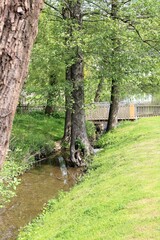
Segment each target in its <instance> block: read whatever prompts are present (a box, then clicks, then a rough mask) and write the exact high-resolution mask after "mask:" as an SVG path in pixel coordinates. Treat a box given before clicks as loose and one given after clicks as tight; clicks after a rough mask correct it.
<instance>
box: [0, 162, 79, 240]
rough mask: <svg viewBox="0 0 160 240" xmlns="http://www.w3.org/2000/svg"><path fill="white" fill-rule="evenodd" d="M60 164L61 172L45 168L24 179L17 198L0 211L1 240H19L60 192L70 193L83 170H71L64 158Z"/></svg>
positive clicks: (34, 170) (36, 169) (31, 172)
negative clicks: (18, 236)
mask: <svg viewBox="0 0 160 240" xmlns="http://www.w3.org/2000/svg"><path fill="white" fill-rule="evenodd" d="M59 162H60V168H59V167H56V166H53V165H50V164H41V166H38V167H36V168H34V169H32V170H30V171H29V172H27V173H25V174H24V175H23V176H22V178H21V179H22V181H21V184H20V185H19V186H18V188H17V191H16V193H17V196H16V197H14V198H13V199H12V201H11V203H9V204H8V205H7V206H6V207H5V208H3V209H0V240H15V239H16V237H17V235H18V230H19V229H20V228H21V227H24V226H25V225H26V224H28V223H29V222H30V221H31V220H32V219H33V218H35V217H36V216H37V215H38V214H39V213H40V212H41V211H42V209H43V206H44V204H45V203H46V202H47V201H48V200H49V199H51V198H53V197H56V196H57V194H58V192H59V191H60V190H64V191H68V190H69V189H70V188H71V187H72V186H73V185H74V184H75V182H76V178H77V176H79V175H80V174H81V170H80V169H75V168H69V169H67V168H66V166H65V162H64V159H63V158H61V157H60V158H59Z"/></svg>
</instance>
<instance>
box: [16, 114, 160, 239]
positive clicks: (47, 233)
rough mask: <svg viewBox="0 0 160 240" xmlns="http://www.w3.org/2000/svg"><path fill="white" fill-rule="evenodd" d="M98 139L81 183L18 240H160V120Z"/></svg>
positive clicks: (53, 202) (144, 121)
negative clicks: (97, 144) (90, 162)
mask: <svg viewBox="0 0 160 240" xmlns="http://www.w3.org/2000/svg"><path fill="white" fill-rule="evenodd" d="M100 141H102V143H103V144H100V143H99V146H102V145H103V147H104V150H103V151H102V152H100V153H99V154H98V155H97V156H96V157H95V159H94V162H93V163H92V166H91V167H90V169H89V171H88V174H87V175H86V176H85V177H84V178H83V180H82V181H81V183H79V184H78V185H76V186H75V187H74V188H73V189H72V190H71V191H70V192H69V193H67V194H64V193H62V194H61V195H60V196H59V198H58V199H56V200H55V199H54V200H51V201H50V202H49V205H48V209H47V210H45V211H44V214H42V215H41V217H40V218H38V219H36V220H35V221H34V222H33V223H32V224H30V225H28V226H27V227H26V229H25V230H24V231H22V232H21V234H20V235H19V238H18V239H19V240H44V239H45V240H54V239H56V240H63V239H64V240H72V239H75V240H122V239H123V240H133V239H136V240H147V239H149V240H151V239H154V240H159V239H160V227H159V226H160V118H159V117H157V118H148V119H141V120H139V121H137V122H134V123H123V124H121V125H120V126H119V127H118V128H117V129H116V130H115V131H113V132H112V133H109V134H107V135H105V136H103V137H102V139H101V140H100ZM100 141H99V142H100Z"/></svg>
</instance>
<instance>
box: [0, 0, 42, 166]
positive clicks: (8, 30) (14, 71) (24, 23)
mask: <svg viewBox="0 0 160 240" xmlns="http://www.w3.org/2000/svg"><path fill="white" fill-rule="evenodd" d="M42 5H43V0H34V1H31V0H24V1H20V0H2V1H1V3H0V168H1V167H2V164H3V162H4V160H5V156H6V152H7V148H8V145H9V138H10V133H11V128H12V122H13V118H14V114H15V111H16V106H17V104H18V99H19V95H20V92H21V88H22V85H23V82H24V79H25V77H26V75H27V70H28V63H29V57H30V53H31V48H32V45H33V42H34V39H35V37H36V35H37V28H38V17H39V13H40V10H41V8H42Z"/></svg>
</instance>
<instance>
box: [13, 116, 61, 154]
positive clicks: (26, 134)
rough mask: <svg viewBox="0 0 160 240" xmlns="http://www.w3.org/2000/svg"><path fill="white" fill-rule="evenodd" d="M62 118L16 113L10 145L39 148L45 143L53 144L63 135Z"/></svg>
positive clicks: (33, 149) (32, 149)
mask: <svg viewBox="0 0 160 240" xmlns="http://www.w3.org/2000/svg"><path fill="white" fill-rule="evenodd" d="M63 126H64V120H63V119H62V118H53V117H47V116H45V115H43V114H41V113H31V114H23V115H21V114H17V115H16V117H15V119H14V124H13V131H12V139H13V140H12V141H11V146H14V147H19V148H23V149H22V150H23V151H24V149H26V148H27V149H28V150H31V151H32V152H33V151H36V150H39V148H41V147H44V146H45V145H46V144H48V145H50V146H52V147H53V146H54V143H55V141H57V140H60V139H61V138H62V136H63Z"/></svg>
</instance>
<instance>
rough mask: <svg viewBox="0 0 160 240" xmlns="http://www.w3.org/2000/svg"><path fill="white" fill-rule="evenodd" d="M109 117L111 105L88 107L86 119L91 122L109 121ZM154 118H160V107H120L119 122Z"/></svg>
mask: <svg viewBox="0 0 160 240" xmlns="http://www.w3.org/2000/svg"><path fill="white" fill-rule="evenodd" d="M108 116H109V104H107V103H93V104H91V105H88V106H87V109H86V119H87V120H89V121H107V120H108ZM152 116H160V105H136V104H125V105H122V104H121V105H120V106H119V111H118V120H119V121H121V120H136V119H137V118H141V117H152Z"/></svg>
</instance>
